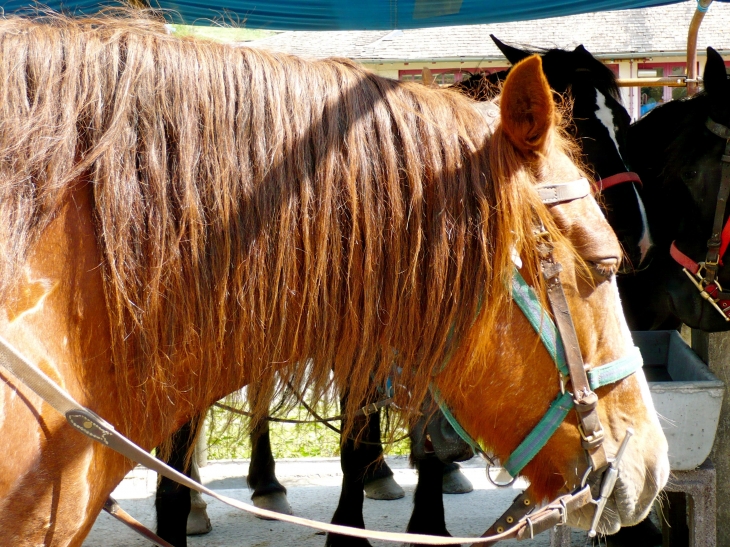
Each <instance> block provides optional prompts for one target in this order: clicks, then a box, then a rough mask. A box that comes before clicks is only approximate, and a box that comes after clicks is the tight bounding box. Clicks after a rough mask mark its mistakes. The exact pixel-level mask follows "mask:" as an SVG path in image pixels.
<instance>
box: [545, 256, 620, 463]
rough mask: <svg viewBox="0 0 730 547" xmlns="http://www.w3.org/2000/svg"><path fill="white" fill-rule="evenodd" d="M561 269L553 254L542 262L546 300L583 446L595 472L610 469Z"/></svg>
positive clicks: (593, 395) (595, 398)
mask: <svg viewBox="0 0 730 547" xmlns="http://www.w3.org/2000/svg"><path fill="white" fill-rule="evenodd" d="M561 269H562V268H561V267H560V265H559V264H557V263H555V262H554V260H553V257H552V253H550V254H548V255H547V256H546V257H545V258H543V260H542V273H543V277H544V278H545V280H546V282H547V297H548V301H549V302H550V305H551V307H552V310H553V317H554V318H555V324H556V326H557V328H558V331H559V332H560V337H561V339H562V341H563V347H564V348H565V359H566V362H567V364H568V370H569V371H570V383H571V385H572V388H573V403H574V404H575V410H576V412H577V413H578V420H579V422H580V424H579V430H580V433H581V438H582V441H581V444H582V445H583V448H584V449H585V450H586V453H587V454H588V457H589V458H590V460H591V465H592V467H593V469H594V470H598V469H603V468H604V467H605V466H606V465H608V456H607V455H606V449H605V448H604V446H603V427H602V426H601V421H600V419H599V417H598V412H597V410H596V408H597V406H598V396H597V395H596V394H595V392H594V391H593V390H591V386H590V383H589V382H588V376H587V375H586V370H585V365H584V363H583V356H582V355H581V351H580V345H579V343H578V335H577V334H576V332H575V325H573V318H572V317H571V315H570V308H569V307H568V301H567V299H566V298H565V291H563V285H562V283H561V282H560V270H561Z"/></svg>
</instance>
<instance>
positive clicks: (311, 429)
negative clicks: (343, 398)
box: [206, 406, 410, 460]
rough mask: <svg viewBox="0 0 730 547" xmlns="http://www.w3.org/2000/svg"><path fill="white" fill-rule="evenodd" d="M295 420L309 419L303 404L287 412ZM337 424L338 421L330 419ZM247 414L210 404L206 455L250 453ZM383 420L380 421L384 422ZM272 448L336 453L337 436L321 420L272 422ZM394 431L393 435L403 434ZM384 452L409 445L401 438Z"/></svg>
mask: <svg viewBox="0 0 730 547" xmlns="http://www.w3.org/2000/svg"><path fill="white" fill-rule="evenodd" d="M317 412H318V413H319V414H320V416H334V415H336V414H337V412H336V407H334V406H333V407H332V408H329V409H328V408H326V407H322V408H317ZM277 417H279V418H281V417H286V418H289V419H297V420H311V419H312V418H311V416H309V414H308V413H307V411H306V410H305V409H304V408H303V407H297V408H295V409H293V410H291V411H290V412H288V413H287V414H286V416H280V415H279V416H277ZM332 424H333V425H334V426H335V427H338V428H339V425H340V424H339V422H332ZM247 425H248V418H246V417H244V416H240V415H237V414H233V413H230V412H228V411H226V410H223V409H220V408H217V407H212V408H211V409H210V411H209V412H208V417H207V418H206V426H207V432H208V459H210V460H223V459H247V458H250V457H251V443H250V441H249V437H248V432H247V429H246V427H247ZM384 425H385V424H383V426H384ZM269 428H270V431H271V451H272V453H273V455H274V457H275V458H302V457H319V458H325V457H335V456H339V455H340V438H339V435H338V434H337V433H335V432H334V431H332V430H330V429H329V428H327V427H326V426H324V425H322V424H282V423H277V422H271V424H270V426H269ZM402 436H403V434H402V432H397V433H396V438H400V437H402ZM385 451H386V453H389V454H396V455H407V454H408V453H409V451H410V445H409V443H408V441H407V440H402V441H400V442H397V443H395V444H393V445H390V446H385Z"/></svg>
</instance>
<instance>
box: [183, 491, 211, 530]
mask: <svg viewBox="0 0 730 547" xmlns="http://www.w3.org/2000/svg"><path fill="white" fill-rule="evenodd" d="M200 502H202V505H201V503H198V500H196V499H195V498H193V499H192V500H191V503H190V514H189V515H188V526H187V529H186V530H185V533H186V534H187V535H189V536H201V535H203V534H207V533H208V532H210V531H211V530H212V529H213V526H212V525H211V524H210V519H209V518H208V512H207V511H206V510H205V508H206V506H207V504H206V503H205V501H203V499H202V498H200Z"/></svg>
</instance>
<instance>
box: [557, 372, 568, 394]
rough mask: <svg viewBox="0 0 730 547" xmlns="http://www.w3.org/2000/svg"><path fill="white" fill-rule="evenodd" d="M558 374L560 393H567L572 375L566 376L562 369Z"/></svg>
mask: <svg viewBox="0 0 730 547" xmlns="http://www.w3.org/2000/svg"><path fill="white" fill-rule="evenodd" d="M558 376H559V377H560V394H561V395H565V386H566V385H567V384H568V382H569V381H570V376H566V375H564V374H563V373H562V372H560V371H558Z"/></svg>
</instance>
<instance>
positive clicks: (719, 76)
mask: <svg viewBox="0 0 730 547" xmlns="http://www.w3.org/2000/svg"><path fill="white" fill-rule="evenodd" d="M702 79H703V80H704V82H705V90H706V91H707V93H708V94H709V95H711V96H716V97H718V98H720V97H722V100H725V94H726V93H727V87H728V85H727V72H726V71H725V61H723V60H722V57H721V56H720V54H719V53H718V52H717V51H715V50H714V49H712V48H711V47H708V48H707V62H706V63H705V71H704V73H703V74H702Z"/></svg>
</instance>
